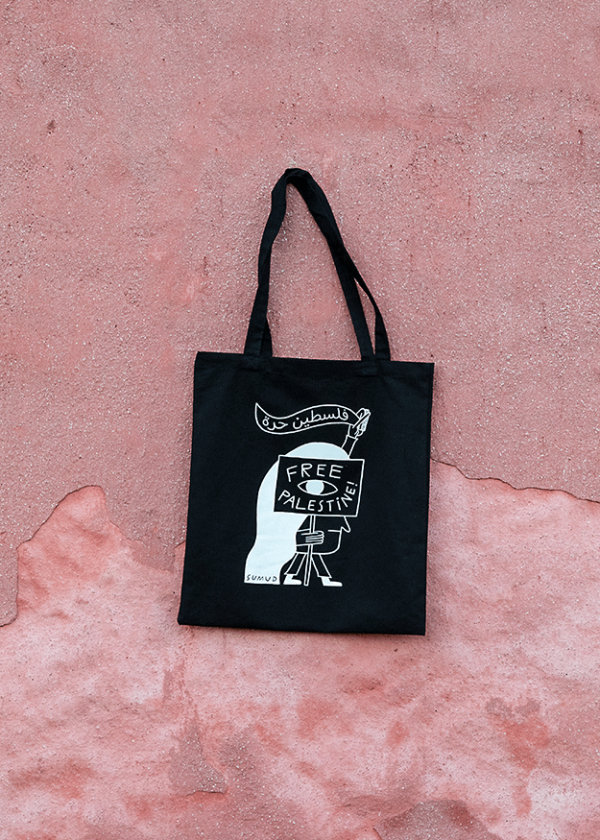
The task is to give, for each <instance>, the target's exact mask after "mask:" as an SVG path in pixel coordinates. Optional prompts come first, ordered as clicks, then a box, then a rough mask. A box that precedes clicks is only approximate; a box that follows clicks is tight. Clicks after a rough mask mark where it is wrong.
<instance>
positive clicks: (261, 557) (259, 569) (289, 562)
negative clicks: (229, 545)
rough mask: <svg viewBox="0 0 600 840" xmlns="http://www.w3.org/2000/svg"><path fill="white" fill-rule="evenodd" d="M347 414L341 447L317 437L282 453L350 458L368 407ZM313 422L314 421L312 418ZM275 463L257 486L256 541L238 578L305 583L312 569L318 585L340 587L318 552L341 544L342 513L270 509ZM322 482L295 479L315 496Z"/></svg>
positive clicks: (345, 526)
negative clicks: (242, 573) (300, 481)
mask: <svg viewBox="0 0 600 840" xmlns="http://www.w3.org/2000/svg"><path fill="white" fill-rule="evenodd" d="M316 408H322V407H321V406H317V407H316ZM309 411H310V412H312V413H313V416H315V409H307V410H306V411H305V412H304V415H305V416H306V414H307V412H309ZM351 414H352V419H353V420H354V421H355V422H353V423H352V424H350V423H349V422H348V421H347V420H346V421H344V422H346V424H347V425H348V429H347V433H346V438H345V440H344V443H343V445H342V446H337V445H335V444H333V443H324V442H321V441H315V442H313V443H305V444H302V445H301V446H298V447H296V448H295V449H292V450H291V451H290V452H288V453H287V454H286V458H288V459H312V460H313V461H315V460H318V461H319V462H320V463H322V462H336V463H338V464H339V463H340V462H343V461H344V460H350V455H351V454H352V450H353V448H354V445H355V444H356V441H357V440H358V438H359V437H360V436H361V435H362V434H363V432H364V430H365V428H366V426H367V423H368V421H369V417H370V412H369V411H368V410H367V409H361V410H360V412H358V413H357V414H353V413H351ZM298 416H299V415H298ZM316 416H317V417H318V416H319V414H318V413H317V414H316ZM284 420H287V418H284ZM328 422H329V423H331V422H338V423H339V422H341V421H340V420H337V421H331V420H330V421H328ZM273 425H275V424H274V423H273ZM314 425H318V422H317V423H314ZM321 425H324V423H321ZM267 431H271V432H272V433H278V434H282V433H286V431H277V432H274V431H273V430H272V429H268V430H267ZM353 463H354V464H355V463H356V462H353ZM278 466H279V464H278V462H276V463H275V464H273V466H272V467H271V468H270V469H269V471H268V472H267V474H266V475H265V477H264V479H263V481H262V483H261V485H260V489H259V491H258V499H257V504H256V520H257V521H256V524H257V528H256V531H257V533H256V540H255V543H254V545H253V547H252V549H251V551H250V553H249V554H248V557H247V559H246V568H245V574H244V581H245V582H246V583H258V584H274V585H278V584H280V583H283V584H284V585H287V586H302V585H304V586H308V585H309V583H310V579H311V575H312V572H313V571H314V572H315V573H316V575H317V576H318V578H319V579H320V581H321V583H322V585H323V586H331V587H340V586H342V582H341V581H339V580H334V578H333V576H332V574H331V572H330V571H329V568H328V566H327V564H326V562H325V560H324V557H329V556H330V555H332V554H335V552H337V551H338V550H339V548H340V546H341V544H342V534H344V533H349V532H350V524H349V521H348V517H346V516H343V515H339V516H338V515H335V509H334V513H333V514H332V513H331V511H330V512H329V513H328V515H319V513H318V512H316V513H315V514H309V515H308V516H307V515H306V510H303V511H302V512H294V510H292V509H290V510H289V511H288V510H287V509H279V510H275V505H274V498H275V491H276V485H277V476H278ZM326 484H327V482H325V481H323V480H319V479H311V480H306V481H304V482H302V483H300V485H299V486H300V487H303V489H304V490H305V492H306V493H307V494H308V495H309V497H310V496H313V497H314V498H315V499H318V498H319V497H320V496H321V495H322V496H323V498H326V496H327V490H326ZM303 485H304V486H303ZM316 510H318V508H316Z"/></svg>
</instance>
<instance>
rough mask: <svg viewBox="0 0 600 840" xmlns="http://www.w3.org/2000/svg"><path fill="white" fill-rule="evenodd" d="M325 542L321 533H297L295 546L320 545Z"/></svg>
mask: <svg viewBox="0 0 600 840" xmlns="http://www.w3.org/2000/svg"><path fill="white" fill-rule="evenodd" d="M324 540H325V534H324V533H323V531H298V534H297V536H296V544H297V545H322V544H323V542H324Z"/></svg>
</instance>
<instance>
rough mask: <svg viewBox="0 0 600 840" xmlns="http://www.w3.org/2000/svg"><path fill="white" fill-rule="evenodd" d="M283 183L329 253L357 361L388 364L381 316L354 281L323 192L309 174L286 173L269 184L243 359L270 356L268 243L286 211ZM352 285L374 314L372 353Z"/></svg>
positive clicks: (270, 245)
mask: <svg viewBox="0 0 600 840" xmlns="http://www.w3.org/2000/svg"><path fill="white" fill-rule="evenodd" d="M288 183H291V184H293V185H294V186H295V187H296V189H297V190H298V192H299V193H300V195H301V196H302V198H303V199H304V201H305V203H306V206H307V207H308V209H309V211H310V213H311V215H312V217H313V218H314V220H315V222H316V223H317V225H318V226H319V229H320V231H321V233H322V234H323V236H324V237H325V239H326V241H327V244H328V245H329V250H330V251H331V256H332V258H333V262H334V265H335V268H336V271H337V274H338V277H339V280H340V285H341V287H342V291H343V293H344V297H345V299H346V305H347V307H348V311H349V312H350V317H351V319H352V324H353V326H354V332H355V334H356V339H357V341H358V346H359V348H360V354H361V358H362V359H363V360H367V359H369V360H372V359H373V358H377V359H389V358H390V345H389V340H388V336H387V331H386V329H385V324H384V322H383V317H382V315H381V312H380V311H379V308H378V306H377V304H376V302H375V299H374V298H373V295H372V294H371V291H370V290H369V288H368V286H367V284H366V283H365V281H364V280H363V278H362V277H361V276H360V273H359V271H358V269H357V268H356V266H355V264H354V262H353V261H352V258H351V257H350V255H349V253H348V251H347V250H346V247H345V245H344V242H343V240H342V235H341V233H340V231H339V228H338V226H337V223H336V221H335V217H334V215H333V212H332V210H331V207H330V206H329V202H328V201H327V198H326V196H325V193H324V192H323V190H322V189H321V187H320V186H319V185H318V184H317V182H316V181H315V180H314V178H313V177H312V175H310V174H309V173H308V172H306V171H305V170H303V169H287V170H286V171H285V172H284V174H283V175H282V176H281V178H280V179H279V181H278V182H277V183H276V184H275V187H274V188H273V192H272V194H271V212H270V214H269V218H268V219H267V224H266V225H265V230H264V233H263V237H262V241H261V244H260V250H259V254H258V288H257V290H256V297H255V299H254V306H253V308H252V315H251V316H250V324H249V326H248V335H247V337H246V346H245V348H244V353H245V355H247V356H259V355H262V356H272V355H273V345H272V341H271V331H270V329H269V323H268V321H267V308H268V305H269V281H270V276H271V252H272V250H273V243H274V242H275V239H276V237H277V234H278V233H279V229H280V227H281V224H282V222H283V219H284V217H285V212H286V207H287V203H286V187H287V185H288ZM358 286H360V288H361V289H362V290H363V291H364V292H365V294H366V295H367V297H368V298H369V300H370V302H371V304H372V306H373V310H374V312H375V352H373V344H372V342H371V336H370V335H369V329H368V326H367V320H366V318H365V312H364V309H363V305H362V302H361V300H360V295H359V293H358Z"/></svg>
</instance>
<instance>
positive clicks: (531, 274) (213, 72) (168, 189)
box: [0, 0, 600, 840]
mask: <svg viewBox="0 0 600 840" xmlns="http://www.w3.org/2000/svg"><path fill="white" fill-rule="evenodd" d="M0 36H1V39H2V40H1V44H2V46H1V49H0V163H1V171H2V182H1V185H0V225H1V240H0V270H1V275H2V284H1V288H0V307H1V309H0V311H1V313H2V338H1V341H2V344H1V348H0V351H1V364H2V368H1V370H2V408H1V411H2V416H1V421H2V422H1V424H0V428H1V433H2V452H3V463H2V476H1V479H2V514H1V515H2V524H1V526H0V532H1V533H0V547H1V550H2V557H1V565H0V620H1V621H2V622H3V623H4V624H6V626H5V627H3V628H2V629H0V662H1V663H2V664H1V665H0V669H1V681H0V704H1V706H0V708H1V711H2V722H3V723H2V727H1V729H0V745H1V746H0V757H1V760H2V764H3V766H2V771H3V772H2V777H1V780H0V837H1V838H2V840H4V837H6V838H7V840H50V838H52V840H54V838H65V840H71V838H73V840H74V838H77V840H113V838H119V840H120V839H121V838H127V840H129V839H130V838H131V840H193V838H201V837H205V838H209V840H234V838H236V840H237V838H241V837H248V838H252V840H259V838H260V840H262V838H267V837H268V838H282V840H283V838H285V839H286V840H296V838H297V839H298V840H307V839H308V838H321V840H377V838H380V839H381V840H496V838H499V840H555V838H556V840H595V839H596V838H597V837H598V836H599V834H600V804H599V803H598V794H597V791H598V787H599V784H600V762H599V757H598V756H599V753H598V749H600V746H599V745H600V739H599V735H600V733H599V728H600V723H599V721H600V718H599V709H598V704H599V700H598V697H599V694H600V685H599V682H600V677H599V676H598V668H597V651H598V649H599V647H600V622H599V620H598V613H599V608H598V603H599V599H600V579H599V571H598V569H599V555H600V505H599V504H598V502H600V471H599V470H598V437H599V427H598V416H599V413H600V411H599V409H600V394H599V389H598V385H599V383H600V363H599V361H598V358H599V356H598V312H599V310H600V292H599V291H598V275H599V270H600V239H599V233H598V231H599V230H600V194H599V186H600V91H599V87H600V7H599V6H598V5H597V4H595V3H589V2H561V3H556V2H550V0H548V2H542V0H534V2H529V3H525V2H522V0H497V1H494V2H492V0H465V2H460V3H459V2H453V0H447V1H446V2H442V0H427V2H425V0H407V2H401V3H398V2H392V0H381V2H379V3H377V4H375V3H371V2H369V0H348V2H346V3H344V4H341V3H315V2H312V3H309V2H306V1H305V0H300V1H298V0H293V2H292V0H281V2H278V3H274V2H270V0H261V2H256V3H242V2H240V0H232V2H227V3H205V2H197V0H164V1H163V0H154V2H143V3H142V2H133V1H132V0H131V1H130V2H104V1H103V0H99V2H94V3H89V2H84V0H72V1H71V2H67V1H66V0H55V2H43V0H39V1H38V2H35V0H14V2H10V3H4V4H2V7H1V9H0ZM290 165H297V166H302V167H304V168H307V169H309V170H310V171H311V172H312V173H313V174H314V176H315V177H316V178H317V180H318V181H319V182H320V183H321V184H322V186H323V187H324V189H325V190H326V192H327V194H328V195H329V197H330V199H331V202H332V205H333V207H334V211H335V212H336V214H337V216H338V219H339V222H340V225H341V228H342V231H343V234H344V236H345V239H346V242H347V244H348V247H349V249H350V251H351V253H352V254H353V256H354V257H355V259H356V261H357V263H358V264H359V267H360V268H361V270H362V272H363V274H364V276H365V278H366V279H367V280H368V282H369V283H370V285H371V287H372V289H373V291H374V293H375V294H376V296H377V299H378V301H379V302H380V305H381V308H382V310H383V312H384V314H385V317H386V321H387V323H388V327H389V330H390V333H391V339H392V347H393V353H394V357H395V358H404V359H414V360H422V361H427V360H434V361H435V362H436V389H435V405H434V429H433V441H432V448H433V451H432V455H433V459H434V461H433V474H432V507H431V533H430V554H429V570H430V578H429V579H430V588H429V618H428V633H427V636H426V637H424V638H407V637H404V638H403V637H371V638H368V637H352V636H348V637H343V636H341V637H336V636H311V635H302V634H296V635H292V634H269V633H260V632H241V631H221V630H214V629H213V630H211V629H199V628H194V629H191V628H180V627H178V626H177V625H176V623H175V611H176V606H177V593H178V588H179V581H180V564H181V557H182V543H183V540H184V539H185V531H184V520H185V508H186V491H187V470H188V463H189V442H190V421H191V404H190V400H191V374H192V364H193V357H194V353H195V351H196V350H197V349H212V350H223V351H239V350H241V348H242V346H243V340H244V332H245V324H246V321H247V317H248V314H249V309H250V306H251V301H252V295H253V290H254V283H255V263H256V254H257V249H258V242H259V238H260V233H261V229H262V225H263V224H264V220H265V217H266V213H267V211H268V195H269V192H270V189H271V186H272V184H273V183H274V181H275V180H276V178H277V177H278V176H279V175H280V174H281V172H282V171H283V169H285V168H286V167H287V166H290ZM290 208H291V215H290V216H289V217H288V219H287V221H286V224H285V227H284V231H283V235H282V236H281V237H280V239H279V241H278V244H277V249H276V256H275V265H274V272H273V276H274V281H275V286H274V290H273V295H272V315H271V319H272V325H273V332H274V338H275V346H276V352H278V353H280V354H282V355H304V356H315V357H319V356H334V357H335V356H337V357H340V358H353V357H354V356H355V354H356V349H355V345H354V339H353V335H352V331H351V328H350V325H349V323H348V319H347V318H346V316H345V313H344V308H343V305H342V298H341V295H340V293H339V292H338V290H337V288H336V285H335V279H334V274H333V270H332V268H331V266H330V264H329V262H328V257H327V253H326V249H325V246H324V245H323V243H322V242H321V241H320V239H319V237H318V235H317V234H316V232H315V229H314V226H313V224H312V222H311V220H310V219H309V217H308V216H307V214H306V212H305V211H304V209H303V206H302V204H301V201H300V200H299V199H298V198H297V196H295V195H294V194H291V195H290ZM482 479H485V480H482ZM524 488H538V489H524ZM17 557H18V564H19V610H18V617H17V618H16V620H14V619H15V614H16V576H17ZM11 622H12V623H11Z"/></svg>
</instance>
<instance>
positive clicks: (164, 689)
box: [0, 465, 600, 840]
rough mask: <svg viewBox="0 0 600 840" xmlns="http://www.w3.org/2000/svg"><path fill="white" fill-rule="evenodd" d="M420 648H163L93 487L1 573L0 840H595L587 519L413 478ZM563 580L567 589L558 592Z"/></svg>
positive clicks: (313, 638)
mask: <svg viewBox="0 0 600 840" xmlns="http://www.w3.org/2000/svg"><path fill="white" fill-rule="evenodd" d="M431 511H432V529H431V531H432V532H431V552H432V562H431V566H430V589H429V608H430V613H429V627H428V633H427V635H426V637H409V636H405V637H401V636H351V635H350V636H344V635H319V634H303V633H269V632H260V631H235V630H222V629H216V628H189V627H180V626H179V625H177V623H176V611H177V606H178V591H179V581H180V561H181V557H182V550H181V547H180V549H179V550H178V552H177V562H176V564H175V568H174V569H173V570H167V569H157V568H151V567H149V566H148V565H147V564H145V563H144V562H143V555H142V554H141V552H140V546H139V543H137V542H136V541H134V540H130V539H129V538H127V537H126V536H125V535H124V534H123V532H122V531H121V530H120V529H119V528H118V527H117V526H116V525H114V524H113V522H112V521H111V519H110V516H109V512H108V509H107V500H106V497H105V494H104V492H103V491H102V490H101V488H99V487H87V488H84V489H82V490H79V491H76V492H74V493H72V494H70V495H69V496H68V497H67V498H66V499H64V500H63V501H62V502H61V503H60V504H59V505H58V507H57V508H56V510H55V511H54V512H53V514H52V516H51V517H50V518H49V520H48V521H47V522H46V523H45V524H44V525H43V526H42V527H41V528H40V529H39V530H38V532H37V533H36V535H35V536H34V537H33V538H32V539H31V540H29V541H28V542H26V543H23V545H22V546H21V547H20V549H19V563H20V566H19V569H20V585H19V593H20V594H19V615H18V617H17V619H16V621H14V622H13V623H12V624H10V625H8V626H7V627H5V628H4V629H3V630H2V633H1V634H0V647H1V661H2V684H1V703H2V719H3V726H2V730H1V731H0V754H1V755H2V756H3V761H4V770H5V771H6V772H4V773H3V776H2V780H1V781H0V811H1V813H2V815H3V816H2V831H3V832H4V834H3V836H6V837H7V838H8V837H10V838H11V840H31V838H36V840H37V838H49V837H63V838H67V840H70V838H82V837H83V838H86V840H88V838H89V840H96V839H97V840H105V839H106V838H112V837H115V838H116V837H134V838H136V839H137V838H140V839H141V840H165V838H169V840H175V839H176V838H177V840H179V838H181V840H192V838H201V837H210V838H211V840H234V838H239V837H244V836H245V837H251V838H264V837H281V838H282V839H283V838H288V840H306V838H308V837H320V838H323V840H353V839H354V838H357V837H359V838H363V840H377V837H379V838H381V840H496V838H500V840H517V838H521V840H524V838H526V839H527V840H547V838H548V837H552V836H558V837H561V838H565V840H570V839H571V838H572V840H575V838H577V840H581V838H584V839H585V840H587V838H589V840H592V838H595V837H597V836H598V833H599V832H600V808H599V807H598V797H597V790H598V783H599V781H600V771H599V769H598V721H599V719H600V708H599V705H600V700H599V698H600V676H599V674H598V669H597V667H596V659H597V650H598V647H599V646H600V626H599V624H598V620H597V602H598V591H599V588H600V571H599V568H598V562H597V555H596V554H594V553H592V552H591V551H590V546H591V545H598V544H600V505H599V504H597V503H593V502H587V501H581V500H578V499H575V498H573V497H571V496H569V495H568V494H566V493H561V492H549V491H539V490H521V491H519V490H514V489H513V488H511V487H509V486H508V485H506V484H504V483H502V482H499V481H495V480H480V481H473V480H468V479H466V478H464V476H462V475H461V474H460V473H459V471H458V470H456V469H455V468H453V467H448V466H444V465H434V467H433V475H432V505H431ZM575 570H576V571H575Z"/></svg>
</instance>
